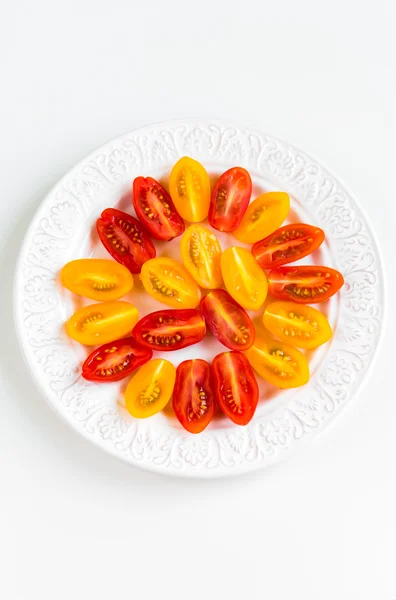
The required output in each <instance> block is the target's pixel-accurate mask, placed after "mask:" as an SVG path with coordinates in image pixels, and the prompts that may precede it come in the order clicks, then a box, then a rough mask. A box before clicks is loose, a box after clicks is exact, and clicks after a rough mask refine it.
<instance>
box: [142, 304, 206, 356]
mask: <svg viewBox="0 0 396 600" xmlns="http://www.w3.org/2000/svg"><path fill="white" fill-rule="evenodd" d="M205 333H206V325H205V320H204V318H203V316H202V315H201V313H200V312H199V310H195V309H192V308H191V309H182V310H177V309H176V310H158V311H156V312H153V313H151V314H149V315H146V316H145V317H143V318H142V319H140V321H139V322H138V323H137V324H136V325H135V327H134V329H133V332H132V334H133V336H134V337H135V338H136V340H137V341H138V342H139V343H140V344H142V345H144V346H147V347H148V348H152V349H153V350H162V351H164V350H165V351H168V350H180V349H181V348H186V347H187V346H191V345H192V344H197V343H198V342H200V341H201V340H202V339H203V337H204V336H205Z"/></svg>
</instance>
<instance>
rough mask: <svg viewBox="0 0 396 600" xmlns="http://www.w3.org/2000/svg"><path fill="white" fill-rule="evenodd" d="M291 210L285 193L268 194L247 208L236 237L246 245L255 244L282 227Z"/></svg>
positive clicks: (262, 195) (235, 232) (235, 233)
mask: <svg viewBox="0 0 396 600" xmlns="http://www.w3.org/2000/svg"><path fill="white" fill-rule="evenodd" d="M289 209H290V198H289V196H288V194H286V193H285V192H266V193H265V194H261V196H259V197H258V198H256V199H255V200H253V202H251V203H250V204H249V206H248V208H247V211H246V212H245V214H244V216H243V219H242V221H241V224H240V225H239V227H238V228H237V229H236V230H235V231H234V236H235V237H236V239H237V240H239V241H240V242H244V243H245V244H254V243H255V242H258V241H259V240H262V239H263V238H265V237H267V236H268V235H270V234H271V233H273V232H274V231H275V230H276V229H278V227H280V226H281V225H282V223H283V221H284V220H285V219H286V217H287V215H288V213H289Z"/></svg>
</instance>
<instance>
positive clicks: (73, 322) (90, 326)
mask: <svg viewBox="0 0 396 600" xmlns="http://www.w3.org/2000/svg"><path fill="white" fill-rule="evenodd" d="M138 319H139V313H138V311H137V308H135V307H134V306H133V305H132V304H130V303H129V302H122V301H120V300H118V301H115V302H103V303H100V304H90V305H89V306H84V308H80V310H78V311H77V312H75V313H74V315H73V316H72V317H70V319H69V320H68V321H67V323H66V332H67V334H68V335H69V336H70V337H71V338H73V340H76V341H77V342H80V344H85V345H87V346H97V345H98V344H106V343H107V342H112V341H113V340H117V339H118V338H121V337H124V335H127V333H130V332H131V331H132V328H133V327H134V325H135V324H136V323H137V321H138Z"/></svg>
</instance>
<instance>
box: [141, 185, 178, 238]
mask: <svg viewBox="0 0 396 600" xmlns="http://www.w3.org/2000/svg"><path fill="white" fill-rule="evenodd" d="M132 202H133V206H134V209H135V211H136V215H137V217H138V218H139V219H140V221H141V222H142V223H143V224H144V225H145V227H146V229H147V231H148V232H149V233H150V235H151V236H152V237H153V238H154V239H155V240H164V241H169V240H173V238H175V237H177V236H178V235H181V234H182V233H183V231H184V229H185V225H184V221H183V219H182V218H181V216H180V215H179V213H178V212H177V211H176V208H175V205H174V204H173V202H172V199H171V197H170V195H169V194H168V192H167V191H166V189H165V188H163V187H162V185H161V184H160V183H158V181H156V180H155V179H153V178H152V177H136V179H134V181H133V186H132Z"/></svg>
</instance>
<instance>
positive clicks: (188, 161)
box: [169, 156, 210, 223]
mask: <svg viewBox="0 0 396 600" xmlns="http://www.w3.org/2000/svg"><path fill="white" fill-rule="evenodd" d="M169 191H170V195H171V198H172V200H173V202H174V204H175V206H176V209H177V211H178V212H179V214H180V215H181V216H182V217H183V219H186V221H190V222H191V223H199V222H200V221H203V220H204V219H206V217H207V216H208V210H209V203H210V180H209V175H208V174H207V172H206V170H205V169H204V167H203V166H202V165H201V164H200V163H199V162H197V161H196V160H194V159H193V158H189V157H188V156H184V157H183V158H181V159H180V160H179V161H178V162H177V163H176V164H175V166H174V167H173V169H172V171H171V174H170V177H169Z"/></svg>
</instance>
